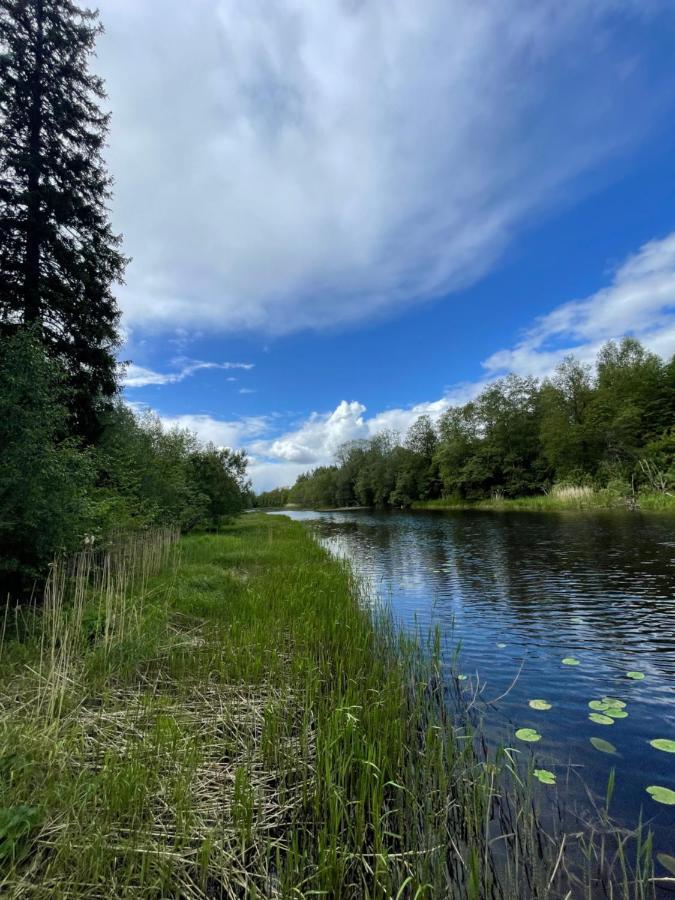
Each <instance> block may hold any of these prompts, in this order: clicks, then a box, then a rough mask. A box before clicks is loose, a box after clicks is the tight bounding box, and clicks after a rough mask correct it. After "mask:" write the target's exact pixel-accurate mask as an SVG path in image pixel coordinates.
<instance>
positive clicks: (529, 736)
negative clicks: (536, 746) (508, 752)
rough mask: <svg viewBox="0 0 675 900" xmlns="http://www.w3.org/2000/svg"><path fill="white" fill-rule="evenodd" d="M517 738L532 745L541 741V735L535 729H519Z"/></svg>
mask: <svg viewBox="0 0 675 900" xmlns="http://www.w3.org/2000/svg"><path fill="white" fill-rule="evenodd" d="M516 737H517V738H518V740H519V741H530V742H531V743H534V742H535V741H540V740H541V735H540V734H539V732H538V731H535V730H534V728H519V729H518V731H516Z"/></svg>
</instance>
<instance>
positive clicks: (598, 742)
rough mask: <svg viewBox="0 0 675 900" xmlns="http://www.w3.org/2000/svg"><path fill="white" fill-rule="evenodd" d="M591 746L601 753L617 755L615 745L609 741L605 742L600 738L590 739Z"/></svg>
mask: <svg viewBox="0 0 675 900" xmlns="http://www.w3.org/2000/svg"><path fill="white" fill-rule="evenodd" d="M589 740H590V742H591V744H593V746H594V747H595V749H596V750H599V751H600V752H601V753H612V754H614V753H616V752H617V750H616V747H615V746H614V744H611V743H610V742H609V741H605V740H603V739H602V738H599V737H592V738H589Z"/></svg>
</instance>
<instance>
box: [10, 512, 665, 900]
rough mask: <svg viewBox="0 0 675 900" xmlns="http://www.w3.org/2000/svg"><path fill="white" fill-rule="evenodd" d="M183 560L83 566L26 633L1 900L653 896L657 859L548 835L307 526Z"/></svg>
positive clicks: (19, 646) (162, 550) (223, 541)
mask: <svg viewBox="0 0 675 900" xmlns="http://www.w3.org/2000/svg"><path fill="white" fill-rule="evenodd" d="M175 537H176V536H175V535H174V534H172V533H163V534H161V535H159V534H158V535H155V536H152V537H151V536H147V537H145V538H138V539H134V541H136V543H134V542H132V543H130V544H127V543H125V542H123V541H120V542H119V543H118V544H116V545H115V546H114V547H112V548H110V549H109V551H108V553H107V554H103V555H102V556H101V555H99V556H98V557H96V559H95V560H94V556H95V554H89V556H87V554H84V555H83V556H82V558H80V559H79V560H76V561H74V562H73V563H72V564H71V565H72V567H71V569H69V570H66V569H64V568H63V567H61V568H58V567H57V568H56V569H55V571H54V572H53V573H52V578H51V582H50V586H49V588H48V591H47V595H46V597H45V604H44V608H43V609H42V610H39V609H38V610H35V611H34V613H33V619H32V622H31V623H30V627H29V626H28V625H27V624H26V623H24V626H23V627H21V626H20V621H19V619H20V617H15V618H16V622H15V627H14V628H12V627H11V625H12V616H11V615H10V616H9V619H8V627H7V628H6V633H5V640H4V646H3V658H2V659H3V672H2V678H1V679H0V716H1V721H0V725H1V731H0V774H1V775H2V779H1V781H0V807H2V809H1V810H0V867H1V872H2V880H0V890H2V891H3V892H4V893H5V894H7V895H8V896H16V897H18V896H22V897H23V896H25V897H45V898H47V897H57V896H58V897H62V896H63V897H66V896H67V897H81V898H85V897H86V898H97V897H101V898H103V897H106V898H108V897H148V898H167V897H180V898H214V897H218V898H245V897H251V898H256V897H260V898H263V897H264V898H277V897H279V898H286V897H289V898H291V897H293V898H302V897H308V898H309V897H330V898H382V900H384V898H408V897H410V898H422V897H433V898H436V897H438V898H446V897H447V898H458V900H459V898H475V900H483V898H513V900H515V898H518V900H521V898H528V897H533V898H534V897H536V898H539V897H561V898H562V897H566V898H571V897H575V898H576V897H590V896H603V895H606V896H611V897H612V898H628V897H631V898H632V897H638V898H639V897H648V896H651V895H652V893H653V890H652V887H651V882H650V881H649V879H650V878H651V869H650V853H649V846H648V841H643V842H642V843H640V842H638V843H637V844H636V843H635V842H633V843H632V844H631V845H630V846H631V850H630V853H629V851H628V842H626V844H625V846H624V847H623V849H622V850H621V852H620V853H619V854H618V855H617V852H616V848H615V844H613V845H612V846H613V847H614V848H615V849H614V850H613V851H612V855H611V858H610V854H609V849H608V848H609V841H608V840H607V841H605V836H604V832H603V834H602V835H601V836H600V840H598V838H597V837H596V836H595V835H593V834H592V833H590V832H589V831H588V830H584V831H583V832H579V833H578V834H576V835H570V834H565V833H564V830H563V829H562V826H561V824H560V821H559V819H558V817H557V815H555V814H550V815H548V817H547V821H546V827H545V828H544V827H543V825H542V821H541V818H540V816H539V814H538V812H537V795H536V790H535V788H534V787H533V783H532V780H531V778H529V777H528V772H527V765H526V764H525V765H524V764H523V762H522V761H519V760H517V759H516V754H515V752H514V751H513V750H511V749H509V748H507V747H504V748H496V749H495V748H492V749H489V748H488V747H487V745H486V744H485V742H484V740H483V739H482V737H481V731H480V721H479V720H477V719H476V718H475V715H474V712H472V711H471V710H466V709H465V708H463V707H462V706H461V705H459V703H458V702H457V703H455V702H453V698H452V697H450V696H449V695H448V690H447V686H446V685H445V684H444V683H443V681H442V680H441V677H440V670H439V665H438V651H439V647H438V643H437V642H436V640H435V639H433V638H432V640H430V641H416V640H412V639H410V638H407V637H404V636H403V635H401V633H400V632H399V631H397V629H396V628H395V627H394V625H393V623H392V622H391V619H390V618H389V617H388V616H387V615H386V614H385V613H384V612H382V611H381V610H378V609H377V608H373V606H372V603H371V598H368V597H365V596H363V595H362V593H361V587H360V585H359V584H357V583H356V582H355V581H354V579H353V578H352V576H351V574H350V572H349V570H348V569H347V568H346V566H344V565H342V564H341V563H339V562H337V561H336V560H333V559H331V558H329V557H328V556H327V555H326V553H325V552H324V551H323V550H322V549H321V548H320V547H319V546H318V545H317V544H316V543H315V542H314V541H313V540H312V539H311V537H310V536H309V535H308V534H307V532H306V531H305V530H304V529H303V527H302V526H301V525H300V524H298V523H291V522H289V521H288V520H285V519H282V518H279V517H266V516H261V515H255V516H246V517H244V518H243V519H242V520H240V521H239V522H238V523H236V524H235V525H233V526H231V527H229V528H228V529H227V530H226V531H225V533H224V534H221V535H218V536H208V535H202V536H191V537H189V538H184V539H182V540H181V542H180V544H178V545H176V542H175ZM177 546H178V548H179V550H178V551H177ZM89 557H91V559H90V558H89ZM549 809H553V810H555V804H554V805H553V807H549ZM603 827H604V828H605V830H606V831H607V832H610V830H611V828H610V825H609V823H608V822H605V826H603ZM3 828H4V832H3ZM617 860H619V861H620V865H617Z"/></svg>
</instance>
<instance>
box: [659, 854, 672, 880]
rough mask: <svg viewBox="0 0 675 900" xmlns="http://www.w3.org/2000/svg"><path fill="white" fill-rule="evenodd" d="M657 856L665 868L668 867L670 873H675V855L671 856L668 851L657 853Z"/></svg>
mask: <svg viewBox="0 0 675 900" xmlns="http://www.w3.org/2000/svg"><path fill="white" fill-rule="evenodd" d="M656 858H657V859H658V861H659V862H660V863H661V865H662V866H663V868H664V869H668V871H669V872H670V873H672V874H673V875H675V856H669V855H668V854H667V853H657V854H656Z"/></svg>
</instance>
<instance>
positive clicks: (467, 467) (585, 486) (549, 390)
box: [257, 338, 675, 509]
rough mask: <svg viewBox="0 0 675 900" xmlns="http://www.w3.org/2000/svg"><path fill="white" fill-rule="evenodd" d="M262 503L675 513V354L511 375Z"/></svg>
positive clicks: (611, 352)
mask: <svg viewBox="0 0 675 900" xmlns="http://www.w3.org/2000/svg"><path fill="white" fill-rule="evenodd" d="M257 502H258V504H259V505H260V506H262V507H272V506H275V507H283V506H285V505H286V504H288V503H291V504H297V505H299V506H309V507H347V506H371V507H372V506H376V507H387V506H391V507H408V506H412V505H420V506H430V507H435V506H438V507H449V506H466V505H473V504H475V505H488V506H492V507H504V508H540V509H560V508H586V507H599V506H614V505H626V504H627V503H629V504H631V505H636V504H637V505H640V506H644V507H646V508H655V509H659V508H675V357H674V358H671V359H670V360H669V361H667V362H666V361H663V360H661V359H660V358H659V357H658V356H656V355H655V354H653V353H650V352H648V351H647V350H645V348H644V347H643V346H642V345H641V344H640V343H639V342H638V341H636V340H635V339H633V338H624V339H623V340H622V341H621V342H620V343H618V344H617V343H615V342H609V343H608V344H606V345H605V346H604V347H603V348H602V349H601V351H600V352H599V354H598V357H597V360H596V364H595V367H594V369H591V368H590V367H589V366H586V365H584V364H582V363H581V362H579V361H578V360H575V359H573V358H571V357H570V358H568V359H566V360H565V361H564V362H563V363H561V364H560V365H559V366H558V368H557V370H556V372H555V374H554V375H553V376H552V377H551V378H546V379H544V380H543V381H539V380H537V379H535V378H529V377H528V378H523V377H520V376H517V375H509V376H508V377H506V378H503V379H500V380H498V381H495V382H494V383H492V384H490V385H489V386H488V387H487V388H485V390H484V391H483V392H482V393H481V394H480V395H479V396H478V397H477V398H476V399H475V400H472V401H470V402H469V403H466V404H465V405H464V406H459V407H451V408H450V409H448V410H447V411H446V412H445V413H443V415H442V416H441V417H440V419H439V420H438V422H437V423H434V422H432V421H431V419H430V418H429V417H428V416H421V417H420V418H419V419H418V420H417V421H416V422H415V423H414V424H413V426H412V427H411V428H410V430H409V432H408V434H407V435H406V436H405V437H404V438H401V437H400V436H399V435H397V434H395V433H391V432H386V433H382V434H378V435H376V436H375V437H373V438H371V439H370V440H364V441H355V442H351V443H349V444H346V445H344V446H343V447H341V448H340V450H339V452H338V454H337V460H336V462H335V464H334V465H332V466H322V467H319V468H317V469H315V470H313V471H311V472H307V473H306V474H304V475H301V476H300V477H299V478H298V480H297V481H296V483H295V484H294V485H293V487H291V488H279V489H277V490H274V491H269V492H266V493H264V494H261V495H260V496H259V497H258V498H257Z"/></svg>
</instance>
